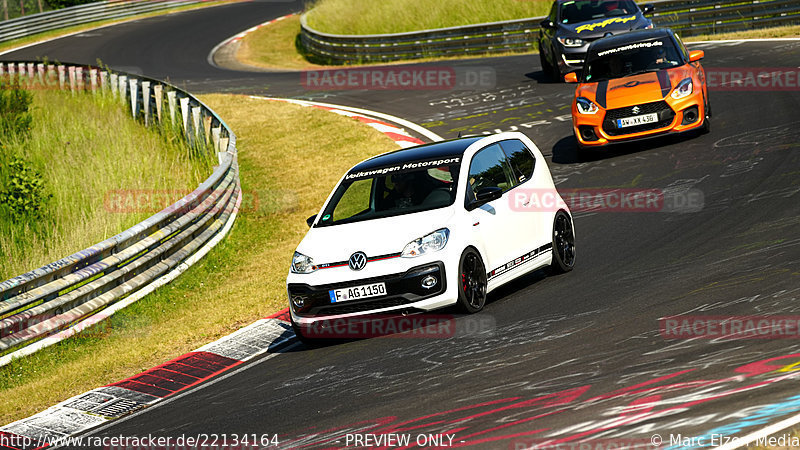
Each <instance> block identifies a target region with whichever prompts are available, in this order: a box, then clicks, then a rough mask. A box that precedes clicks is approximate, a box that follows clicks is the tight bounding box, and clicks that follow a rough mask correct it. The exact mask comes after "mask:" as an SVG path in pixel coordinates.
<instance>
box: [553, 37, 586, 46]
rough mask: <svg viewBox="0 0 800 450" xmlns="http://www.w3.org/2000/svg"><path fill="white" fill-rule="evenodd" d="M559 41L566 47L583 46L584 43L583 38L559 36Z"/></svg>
mask: <svg viewBox="0 0 800 450" xmlns="http://www.w3.org/2000/svg"><path fill="white" fill-rule="evenodd" d="M558 42H561V44H562V45H563V46H564V47H582V46H583V44H584V42H583V39H578V38H569V37H568V38H562V37H560V38H558Z"/></svg>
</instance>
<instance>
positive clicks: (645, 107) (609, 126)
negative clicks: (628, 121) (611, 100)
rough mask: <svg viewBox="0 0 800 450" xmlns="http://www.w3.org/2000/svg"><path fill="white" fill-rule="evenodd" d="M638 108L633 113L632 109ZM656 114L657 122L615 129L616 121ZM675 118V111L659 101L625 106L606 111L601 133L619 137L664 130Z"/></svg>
mask: <svg viewBox="0 0 800 450" xmlns="http://www.w3.org/2000/svg"><path fill="white" fill-rule="evenodd" d="M634 107H635V108H638V111H636V112H634V111H633V108H634ZM652 113H656V114H658V121H656V122H652V123H647V124H644V125H636V126H633V127H625V128H617V119H622V118H623V117H631V116H640V115H643V114H652ZM674 118H675V111H673V110H672V108H670V107H669V105H668V104H667V102H665V101H663V100H661V101H658V102H653V103H644V104H642V105H635V106H626V107H624V108H617V109H609V110H608V111H606V116H605V118H604V119H603V131H605V132H606V134H608V135H609V136H620V135H623V134H633V133H638V132H641V131H649V130H655V129H658V128H664V127H666V126H668V125H669V124H671V123H672V120H673V119H674Z"/></svg>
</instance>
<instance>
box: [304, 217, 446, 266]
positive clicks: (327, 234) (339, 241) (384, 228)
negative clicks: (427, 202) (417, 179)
mask: <svg viewBox="0 0 800 450" xmlns="http://www.w3.org/2000/svg"><path fill="white" fill-rule="evenodd" d="M453 214H454V212H453V207H452V206H450V207H446V208H439V209H435V210H431V211H423V212H418V213H412V214H404V215H400V216H394V217H386V218H382V219H374V220H365V221H363V222H354V223H347V224H342V225H332V226H324V227H314V228H312V229H310V230H309V231H308V233H307V234H306V236H305V237H304V238H303V240H302V241H301V242H300V245H299V246H298V247H297V251H298V252H300V253H302V254H304V255H306V256H310V257H311V258H313V259H314V263H315V264H326V263H336V262H343V261H347V260H348V259H349V258H350V255H352V254H353V253H355V252H358V251H361V252H364V253H365V254H366V255H367V257H368V258H372V257H375V256H383V255H389V254H393V253H400V252H402V251H403V247H405V246H406V244H408V243H409V242H411V241H413V240H414V239H418V238H421V237H422V236H425V235H426V234H429V233H431V232H433V231H436V230H438V229H440V228H445V227H447V226H448V223H449V221H450V219H451V218H452V216H453Z"/></svg>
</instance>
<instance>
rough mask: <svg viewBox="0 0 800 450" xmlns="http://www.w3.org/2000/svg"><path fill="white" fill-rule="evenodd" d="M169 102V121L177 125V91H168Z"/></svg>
mask: <svg viewBox="0 0 800 450" xmlns="http://www.w3.org/2000/svg"><path fill="white" fill-rule="evenodd" d="M167 102H168V103H169V120H170V123H172V124H173V125H174V124H175V109H176V107H177V105H176V104H175V103H176V99H175V91H167Z"/></svg>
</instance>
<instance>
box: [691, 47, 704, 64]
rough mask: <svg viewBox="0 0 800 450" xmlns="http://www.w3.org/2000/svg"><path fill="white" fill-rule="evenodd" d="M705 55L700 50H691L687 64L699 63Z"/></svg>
mask: <svg viewBox="0 0 800 450" xmlns="http://www.w3.org/2000/svg"><path fill="white" fill-rule="evenodd" d="M704 56H706V53H705V52H704V51H702V50H692V51H690V52H689V62H695V61H700V60H701V59H703V57H704Z"/></svg>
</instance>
